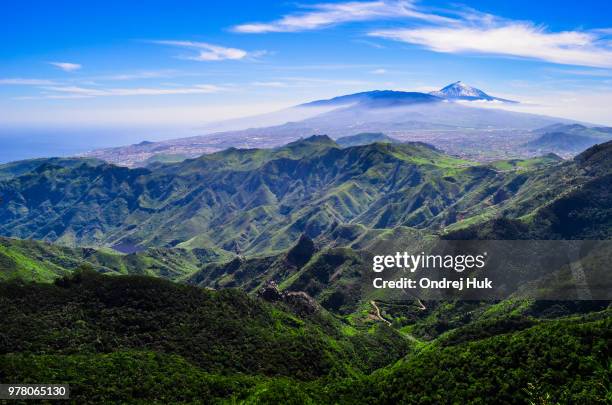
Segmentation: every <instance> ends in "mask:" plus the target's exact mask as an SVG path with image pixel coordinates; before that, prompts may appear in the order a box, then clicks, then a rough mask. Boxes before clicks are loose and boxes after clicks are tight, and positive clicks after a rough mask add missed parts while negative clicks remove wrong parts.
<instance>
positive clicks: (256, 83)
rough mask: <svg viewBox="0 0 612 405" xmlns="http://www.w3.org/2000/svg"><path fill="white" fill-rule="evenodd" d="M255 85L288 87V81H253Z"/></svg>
mask: <svg viewBox="0 0 612 405" xmlns="http://www.w3.org/2000/svg"><path fill="white" fill-rule="evenodd" d="M251 84H252V85H253V86H257V87H277V88H278V87H287V83H284V82H277V81H274V82H253V83H251Z"/></svg>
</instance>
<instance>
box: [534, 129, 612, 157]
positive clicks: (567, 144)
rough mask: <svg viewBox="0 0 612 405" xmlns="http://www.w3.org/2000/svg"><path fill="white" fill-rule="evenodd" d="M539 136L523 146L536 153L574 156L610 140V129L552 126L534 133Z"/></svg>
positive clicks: (611, 133) (611, 137)
mask: <svg viewBox="0 0 612 405" xmlns="http://www.w3.org/2000/svg"><path fill="white" fill-rule="evenodd" d="M534 133H535V134H538V135H539V136H538V137H537V138H535V139H533V140H531V141H529V142H527V143H526V144H525V147H527V148H529V149H532V150H535V151H538V152H553V153H560V154H564V155H568V154H575V153H578V152H580V151H582V150H585V149H587V148H589V147H591V146H593V145H596V144H598V143H603V142H606V141H609V140H611V139H612V128H606V127H587V126H585V125H581V124H569V125H567V124H553V125H550V126H546V127H544V128H540V129H538V130H536V131H534Z"/></svg>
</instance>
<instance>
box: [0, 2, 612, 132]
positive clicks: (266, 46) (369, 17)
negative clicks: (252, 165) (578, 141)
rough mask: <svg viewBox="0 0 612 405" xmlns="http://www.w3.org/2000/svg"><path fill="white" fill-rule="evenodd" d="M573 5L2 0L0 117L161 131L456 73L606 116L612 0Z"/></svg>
mask: <svg viewBox="0 0 612 405" xmlns="http://www.w3.org/2000/svg"><path fill="white" fill-rule="evenodd" d="M565 3H566V4H563V6H561V5H560V2H558V1H533V0H531V1H523V0H517V1H512V2H508V1H484V0H483V1H466V2H463V3H457V2H446V1H437V0H436V1H433V0H432V1H428V0H422V1H411V0H406V1H392V0H388V1H387V0H373V1H353V2H325V1H324V0H321V1H316V2H312V1H299V2H293V1H291V2H272V1H270V2H264V1H257V2H253V1H249V2H240V1H227V2H214V3H213V2H206V1H172V2H170V1H147V2H126V1H112V0H107V1H105V2H84V1H61V0H56V1H42V0H41V1H28V0H21V1H8V2H3V4H2V6H0V7H2V12H1V13H0V35H1V37H2V39H3V41H2V47H0V125H2V126H3V127H4V128H30V127H32V128H36V127H44V128H50V127H51V128H59V129H61V128H71V129H78V128H93V127H95V128H104V127H113V128H123V129H129V128H140V129H147V130H149V131H153V132H155V131H158V132H159V133H160V134H161V133H162V132H163V133H166V132H168V131H170V132H172V131H174V130H175V129H176V128H179V127H180V128H189V129H193V128H196V129H197V128H198V127H200V126H201V125H204V124H205V123H207V122H213V121H218V120H223V119H227V118H232V117H240V116H247V115H252V114H259V113H263V112H268V111H275V110H278V109H281V108H284V107H288V106H291V105H295V104H298V103H302V102H306V101H311V100H314V99H319V98H327V97H333V96H337V95H341V94H347V93H352V92H358V91H366V90H373V89H397V90H413V91H429V90H433V89H437V88H440V87H442V86H444V85H446V84H448V83H450V82H454V81H457V80H462V81H464V82H466V83H469V84H471V85H473V86H476V87H479V88H481V89H483V90H485V91H487V92H488V93H490V94H493V95H495V96H499V97H507V98H512V99H518V100H520V101H521V102H522V104H521V105H520V106H518V107H516V108H518V109H521V110H523V111H529V112H534V113H544V114H548V115H557V116H563V117H567V118H574V119H579V120H584V121H588V122H594V123H601V124H609V125H612V114H610V106H611V105H612V21H610V16H611V15H612V5H611V4H610V3H609V2H604V1H581V2H572V3H573V4H569V3H570V2H565ZM173 133H176V135H180V131H178V130H177V131H174V132H173ZM159 136H162V135H159Z"/></svg>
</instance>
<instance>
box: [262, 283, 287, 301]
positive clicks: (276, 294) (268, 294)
mask: <svg viewBox="0 0 612 405" xmlns="http://www.w3.org/2000/svg"><path fill="white" fill-rule="evenodd" d="M257 296H258V297H260V298H262V299H264V300H266V301H269V302H278V301H282V300H283V294H282V293H281V292H280V291H279V290H278V285H277V284H276V283H275V282H274V281H268V282H267V283H266V285H265V286H263V287H262V288H261V289H260V290H259V291H257Z"/></svg>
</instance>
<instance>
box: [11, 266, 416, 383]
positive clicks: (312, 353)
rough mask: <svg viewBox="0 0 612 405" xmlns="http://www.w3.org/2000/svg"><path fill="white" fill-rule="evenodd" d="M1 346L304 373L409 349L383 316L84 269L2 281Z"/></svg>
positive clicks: (364, 364)
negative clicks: (351, 317) (360, 321)
mask: <svg viewBox="0 0 612 405" xmlns="http://www.w3.org/2000/svg"><path fill="white" fill-rule="evenodd" d="M0 304H1V305H0V330H2V332H1V333H2V334H1V339H0V353H32V354H43V353H56V354H65V355H68V354H77V353H78V354H85V353H109V352H113V351H117V350H146V351H155V352H160V353H167V354H177V355H180V356H182V357H184V358H185V359H187V360H189V361H190V362H192V363H193V364H195V365H197V366H199V367H200V368H201V369H203V370H206V371H207V372H214V373H220V374H228V373H245V374H251V375H260V374H261V375H268V376H272V375H280V376H291V377H293V378H297V379H304V380H310V379H313V378H317V377H321V376H326V375H327V376H334V377H340V376H350V375H360V374H361V373H363V372H368V371H372V370H374V369H376V368H379V367H382V366H384V365H385V364H388V363H390V362H393V361H395V360H397V359H399V358H400V357H402V356H403V355H405V354H406V353H407V351H408V350H409V344H408V342H407V341H406V340H405V339H403V338H402V337H401V335H399V334H398V333H396V332H393V331H392V330H391V329H388V328H386V327H385V326H384V325H380V326H379V327H378V328H377V329H376V331H375V332H374V333H371V332H370V331H367V330H365V331H353V332H354V333H349V334H347V333H345V328H344V327H342V324H341V323H340V321H338V320H336V319H335V318H334V317H333V316H331V315H329V314H327V313H326V312H324V311H315V312H313V313H312V314H311V315H309V316H302V317H301V318H299V317H298V316H297V315H296V314H295V313H294V312H292V309H291V307H289V306H287V305H283V304H278V305H277V306H271V305H270V304H267V303H265V302H263V301H261V300H259V299H254V298H250V297H248V296H247V295H246V294H245V293H243V292H240V291H238V290H222V291H218V292H217V291H210V290H203V289H200V288H196V287H190V286H185V285H180V284H175V283H171V282H169V281H165V280H161V279H155V278H147V277H140V276H124V277H109V276H104V275H99V274H98V273H94V272H91V271H80V272H77V273H75V274H74V275H72V276H70V277H65V278H62V279H58V280H57V281H56V282H55V284H50V285H49V284H47V285H45V284H20V283H18V282H13V283H5V284H0Z"/></svg>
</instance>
